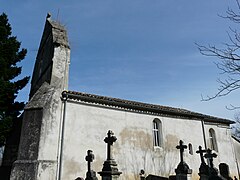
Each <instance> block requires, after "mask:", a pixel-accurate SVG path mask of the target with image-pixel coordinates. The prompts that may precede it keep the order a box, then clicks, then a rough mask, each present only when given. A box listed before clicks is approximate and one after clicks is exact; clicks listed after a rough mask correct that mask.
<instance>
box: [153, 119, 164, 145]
mask: <svg viewBox="0 0 240 180" xmlns="http://www.w3.org/2000/svg"><path fill="white" fill-rule="evenodd" d="M153 145H154V146H155V147H161V146H162V123H161V121H160V120H159V119H154V120H153Z"/></svg>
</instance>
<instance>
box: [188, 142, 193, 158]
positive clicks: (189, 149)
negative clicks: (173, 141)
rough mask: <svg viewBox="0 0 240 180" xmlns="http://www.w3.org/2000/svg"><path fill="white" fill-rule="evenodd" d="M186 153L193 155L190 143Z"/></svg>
mask: <svg viewBox="0 0 240 180" xmlns="http://www.w3.org/2000/svg"><path fill="white" fill-rule="evenodd" d="M188 152H189V154H191V155H193V147H192V144H191V143H189V144H188Z"/></svg>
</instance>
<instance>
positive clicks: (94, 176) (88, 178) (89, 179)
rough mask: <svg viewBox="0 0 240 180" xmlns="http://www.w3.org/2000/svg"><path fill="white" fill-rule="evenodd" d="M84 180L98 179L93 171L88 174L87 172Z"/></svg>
mask: <svg viewBox="0 0 240 180" xmlns="http://www.w3.org/2000/svg"><path fill="white" fill-rule="evenodd" d="M85 180H98V178H97V176H96V172H95V171H93V170H91V171H90V172H87V173H86V179H85Z"/></svg>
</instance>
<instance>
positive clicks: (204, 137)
mask: <svg viewBox="0 0 240 180" xmlns="http://www.w3.org/2000/svg"><path fill="white" fill-rule="evenodd" d="M201 123H202V132H203V141H204V147H205V149H207V143H206V136H205V128H204V122H203V120H201Z"/></svg>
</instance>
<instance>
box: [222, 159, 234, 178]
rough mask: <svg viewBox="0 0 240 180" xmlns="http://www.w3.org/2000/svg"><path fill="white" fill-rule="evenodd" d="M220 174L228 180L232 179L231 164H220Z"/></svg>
mask: <svg viewBox="0 0 240 180" xmlns="http://www.w3.org/2000/svg"><path fill="white" fill-rule="evenodd" d="M219 171H220V175H221V176H222V177H224V178H225V179H227V180H232V178H231V177H230V172H229V166H228V165H227V164H226V163H220V164H219Z"/></svg>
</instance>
